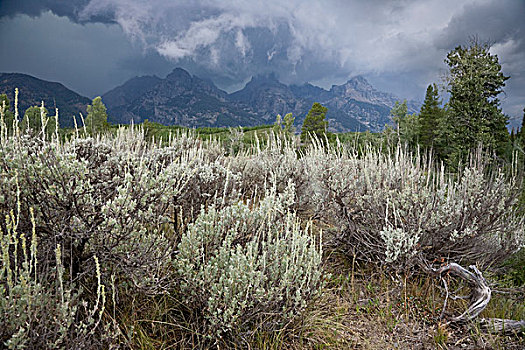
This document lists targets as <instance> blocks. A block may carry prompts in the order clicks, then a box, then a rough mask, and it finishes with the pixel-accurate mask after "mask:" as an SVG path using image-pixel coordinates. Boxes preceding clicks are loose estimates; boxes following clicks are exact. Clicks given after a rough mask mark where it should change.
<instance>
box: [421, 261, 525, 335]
mask: <svg viewBox="0 0 525 350" xmlns="http://www.w3.org/2000/svg"><path fill="white" fill-rule="evenodd" d="M469 268H470V270H472V271H469V270H467V269H465V268H464V267H462V266H461V265H458V264H456V263H450V264H447V265H444V266H442V267H440V268H439V269H430V270H431V271H432V273H434V274H436V275H438V276H439V277H440V278H441V279H442V281H443V284H444V286H445V290H446V296H445V301H444V304H443V310H442V312H441V318H443V316H444V314H445V309H446V307H447V301H448V298H449V291H448V285H447V283H446V281H445V279H443V274H445V273H452V274H454V275H456V276H458V277H460V278H462V279H463V280H465V281H467V283H468V284H469V285H470V288H471V294H470V305H469V306H468V308H467V310H465V312H463V313H462V314H461V315H459V316H456V317H452V318H451V319H450V320H449V321H448V322H447V323H462V322H468V321H472V320H473V319H475V318H476V317H478V315H479V314H480V313H481V312H482V311H483V310H484V309H485V308H486V307H487V305H488V303H489V301H490V298H491V296H492V291H491V289H490V287H489V285H488V283H487V281H486V280H485V278H484V277H483V275H482V274H481V272H480V271H479V270H478V269H477V268H476V266H474V265H470V266H469ZM480 322H481V324H482V325H483V327H484V328H485V329H487V330H490V331H493V332H500V333H501V332H503V333H512V332H516V331H525V320H522V321H515V320H507V319H500V318H482V319H481V320H480Z"/></svg>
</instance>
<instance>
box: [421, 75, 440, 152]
mask: <svg viewBox="0 0 525 350" xmlns="http://www.w3.org/2000/svg"><path fill="white" fill-rule="evenodd" d="M440 104H441V103H440V101H439V92H438V88H437V86H436V84H433V85H429V86H428V87H427V92H426V95H425V101H424V102H423V106H422V107H421V111H420V112H419V143H420V145H421V146H422V147H423V148H432V147H433V148H438V147H437V146H438V145H437V144H436V136H437V134H438V128H439V123H440V120H441V118H442V116H443V110H442V109H441V108H440V107H439V105H440Z"/></svg>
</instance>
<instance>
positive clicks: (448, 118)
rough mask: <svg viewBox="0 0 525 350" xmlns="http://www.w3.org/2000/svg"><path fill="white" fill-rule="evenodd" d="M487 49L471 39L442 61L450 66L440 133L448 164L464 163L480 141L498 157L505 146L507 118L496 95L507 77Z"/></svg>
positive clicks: (500, 90)
mask: <svg viewBox="0 0 525 350" xmlns="http://www.w3.org/2000/svg"><path fill="white" fill-rule="evenodd" d="M489 49H490V46H489V45H488V44H480V43H478V41H477V40H475V39H474V40H472V41H471V43H470V46H468V47H463V46H458V47H456V48H455V49H454V50H452V51H451V52H449V53H448V55H447V58H446V59H445V62H446V63H447V64H448V66H449V67H450V77H449V78H450V81H449V90H448V91H449V92H450V100H449V110H448V112H447V113H446V115H445V122H444V123H442V130H441V131H440V132H441V134H442V135H441V136H444V137H443V138H442V139H443V141H444V143H443V146H444V150H443V152H444V153H446V154H447V160H448V163H449V164H450V165H456V164H457V162H458V161H460V160H465V159H466V156H467V154H468V153H469V151H470V150H472V149H474V148H475V147H477V146H478V144H479V143H480V142H481V143H482V144H483V146H484V147H485V148H488V149H490V150H493V151H495V152H496V154H498V155H503V154H504V152H505V151H506V148H507V146H508V142H509V137H508V135H509V134H508V131H507V128H506V124H507V117H506V116H505V115H504V114H503V113H502V111H501V108H500V101H499V99H498V97H497V96H498V95H499V94H500V93H501V92H503V90H502V89H503V87H504V86H505V81H506V80H507V79H509V77H507V76H505V75H504V74H503V73H502V72H501V65H500V64H499V62H498V57H497V56H496V55H492V54H490V53H489Z"/></svg>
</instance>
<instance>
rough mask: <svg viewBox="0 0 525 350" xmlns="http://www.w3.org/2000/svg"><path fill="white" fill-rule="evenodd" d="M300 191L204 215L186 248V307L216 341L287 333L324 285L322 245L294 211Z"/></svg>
mask: <svg viewBox="0 0 525 350" xmlns="http://www.w3.org/2000/svg"><path fill="white" fill-rule="evenodd" d="M293 203H294V190H293V186H292V185H289V186H288V187H287V188H286V190H285V191H284V192H283V193H282V194H277V193H276V192H275V189H274V190H273V191H269V192H267V193H266V196H265V197H264V198H263V199H262V200H260V201H259V202H247V203H243V202H239V203H237V204H234V205H231V206H226V207H224V208H222V209H217V208H216V207H214V206H211V207H210V208H208V209H207V210H205V209H203V210H202V211H201V214H200V215H199V216H198V218H197V219H196V221H195V222H194V223H193V224H191V225H190V226H189V227H188V230H187V232H185V233H184V235H183V236H182V240H181V242H180V244H179V246H178V251H179V253H178V255H177V257H176V259H175V266H176V270H177V273H178V275H179V278H180V288H181V290H182V295H183V300H182V302H183V303H184V304H185V305H187V307H189V308H190V309H191V310H192V312H193V314H194V317H195V318H196V319H198V320H199V322H200V324H201V330H202V332H203V333H204V334H206V335H208V336H210V337H217V336H221V337H227V336H231V337H233V338H234V339H239V338H242V337H245V336H246V335H248V334H250V333H253V332H255V331H256V330H259V331H273V330H276V329H279V328H280V327H283V326H284V325H285V324H286V323H288V322H289V321H290V320H291V319H293V318H294V317H295V316H297V315H298V314H300V313H301V311H303V310H304V309H305V307H306V305H307V303H308V301H309V300H310V299H311V298H312V297H313V296H314V295H316V294H317V293H318V292H319V290H320V285H321V255H322V248H321V245H320V242H319V240H316V239H314V237H313V236H312V234H311V232H310V230H309V227H308V226H306V227H303V226H302V225H301V223H300V222H299V220H298V218H297V217H296V215H295V214H294V212H292V211H290V207H291V206H292V205H293Z"/></svg>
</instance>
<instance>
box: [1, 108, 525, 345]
mask: <svg viewBox="0 0 525 350" xmlns="http://www.w3.org/2000/svg"><path fill="white" fill-rule="evenodd" d="M42 118H45V115H44V116H43V117H42ZM15 128H17V126H15ZM12 130H13V129H11V131H10V133H11V134H13V136H10V135H9V134H7V133H6V132H5V131H4V129H2V133H1V134H2V135H3V136H2V138H1V140H0V141H1V142H0V169H1V177H0V186H1V188H2V191H1V193H0V212H1V215H2V217H3V218H5V219H4V220H2V223H1V224H0V228H1V237H0V242H1V248H2V255H1V265H0V267H1V269H0V277H1V280H0V307H1V308H2V310H1V312H0V314H1V315H2V318H1V323H2V325H3V326H2V328H1V329H2V331H1V332H2V333H0V334H1V341H2V344H4V346H6V347H8V348H108V347H124V348H168V347H179V348H224V347H238V348H247V347H251V348H266V349H269V348H311V347H321V348H322V347H327V348H340V347H341V346H350V347H364V348H384V347H390V346H393V345H391V343H388V341H387V340H388V339H389V338H390V337H391V336H393V337H394V338H395V339H398V345H399V346H400V347H405V346H409V345H410V344H414V343H413V342H417V343H418V344H421V346H444V347H445V346H447V344H452V343H454V342H458V341H459V340H460V339H462V338H461V337H460V334H464V333H463V332H464V331H463V330H462V329H464V330H465V331H466V332H470V331H471V330H472V329H477V330H478V331H476V332H475V333H474V334H472V333H471V335H469V336H468V337H467V338H465V339H466V340H465V339H463V340H461V341H462V342H464V343H465V344H467V343H468V344H470V345H471V346H476V344H479V342H484V344H489V343H490V344H496V345H494V346H497V344H500V345H501V344H505V343H507V344H512V343H515V344H516V347H519V346H520V345H519V344H522V345H523V343H522V340H520V338H519V337H516V336H514V335H498V334H492V333H486V331H484V330H483V329H482V328H480V327H481V326H476V324H475V323H474V324H473V325H470V324H467V325H453V324H447V323H446V322H445V320H446V317H447V316H446V315H441V313H442V311H444V312H446V313H452V314H455V315H457V314H459V313H461V312H463V310H464V309H466V305H464V304H458V303H456V304H454V303H453V302H450V303H449V306H447V308H446V309H445V308H444V307H443V302H444V298H445V294H443V295H441V294H440V290H441V289H440V285H441V284H440V279H438V278H436V277H434V276H432V275H430V274H428V273H426V271H427V270H425V269H426V268H432V267H434V268H437V267H439V266H440V265H441V264H442V263H448V262H458V263H461V264H465V265H467V264H471V263H477V264H478V267H479V268H480V269H481V270H482V271H483V272H484V273H485V274H487V275H488V276H491V278H492V281H494V282H493V283H498V286H501V287H503V286H505V287H506V289H505V291H506V293H510V294H506V295H505V298H498V296H496V297H494V298H493V300H492V301H491V303H492V304H494V305H501V303H505V307H504V309H503V310H501V309H500V310H498V308H497V307H496V306H494V308H491V307H490V306H489V307H488V308H487V309H486V310H485V313H486V315H487V317H500V318H512V319H523V318H525V317H524V316H525V315H524V313H525V310H524V309H523V308H522V307H521V306H520V304H519V301H518V300H519V298H520V295H521V297H523V295H522V294H520V293H519V292H516V290H518V289H516V288H517V287H518V286H519V283H521V282H520V281H521V280H520V272H519V268H515V266H516V262H515V260H516V259H520V257H521V255H514V258H512V259H510V260H508V259H509V257H511V256H513V255H512V254H513V253H514V252H516V251H517V250H518V249H519V248H520V247H522V246H523V244H524V234H523V232H524V231H523V227H524V226H523V219H522V216H521V215H520V214H519V210H518V207H517V203H518V200H519V196H518V194H519V191H518V189H519V181H518V180H519V178H518V177H517V176H518V175H517V174H516V173H513V172H512V171H510V172H507V173H504V172H503V171H502V170H500V169H499V168H496V167H494V166H492V165H490V163H487V162H486V160H485V159H484V157H483V155H482V154H481V153H479V154H477V155H476V156H472V157H471V162H470V163H469V165H468V166H466V167H465V168H464V170H462V171H461V172H460V173H457V174H448V173H446V171H445V169H444V168H442V167H437V166H435V165H434V163H433V162H432V160H431V159H430V158H428V157H426V156H422V155H418V154H412V153H410V151H409V150H407V149H405V148H404V147H402V146H401V145H399V146H398V147H396V148H393V149H391V150H386V149H384V150H382V151H379V150H378V149H375V148H372V147H370V148H366V149H358V148H356V147H354V145H353V144H355V143H350V144H343V143H340V142H339V143H338V142H336V143H334V144H328V143H326V142H321V141H319V140H318V139H316V138H315V137H314V138H313V139H311V141H310V143H309V145H308V146H301V145H300V144H299V143H298V142H299V141H298V137H296V136H293V135H290V134H287V133H283V132H282V131H280V130H277V131H276V133H274V132H273V131H272V130H258V131H246V132H247V133H250V132H254V133H255V134H254V141H253V142H251V143H245V142H241V143H239V144H238V145H237V146H238V147H237V148H236V149H235V150H233V149H232V143H231V142H228V143H226V142H221V141H220V140H218V139H214V138H213V137H212V138H210V139H208V140H203V139H202V138H200V137H199V136H198V135H197V134H196V133H195V132H194V131H189V130H179V131H175V132H174V133H173V134H171V135H169V136H168V137H167V138H166V139H165V138H163V137H160V138H159V139H157V138H155V139H154V138H149V137H148V136H147V133H148V129H147V128H146V127H144V126H139V127H131V128H120V129H117V130H114V131H111V129H110V130H109V131H108V132H106V133H105V134H97V135H93V136H90V135H89V132H88V133H86V134H85V135H84V131H82V130H81V129H80V130H77V131H74V132H72V133H70V134H69V136H68V137H67V138H65V139H64V137H63V136H61V135H59V133H58V132H57V131H55V132H52V133H49V132H47V131H46V129H45V128H41V129H40V131H39V132H37V131H32V130H31V129H30V130H29V131H27V130H26V131H24V130H18V131H16V130H17V129H14V131H15V132H12ZM230 132H231V131H230ZM235 132H237V133H239V137H240V138H239V140H241V139H242V138H244V131H242V130H237V131H235ZM259 133H260V134H261V136H257V135H259ZM262 134H264V135H265V136H262ZM261 140H264V141H261ZM241 145H242V146H241ZM513 259H514V260H513ZM513 266H514V267H513ZM518 266H519V264H518ZM506 272H508V273H506ZM447 278H448V277H447ZM450 278H451V277H450ZM462 283H463V282H462V281H461V280H457V279H456V280H454V281H453V280H450V281H448V284H449V285H450V287H449V288H450V289H452V286H457V287H458V288H459V287H461V286H462ZM497 288H499V287H497ZM502 290H503V289H502ZM518 291H519V290H518ZM512 300H516V302H515V303H513V301H512ZM502 311H503V312H502ZM461 327H464V328H461ZM472 327H473V328H472ZM372 329H373V336H371V337H370V336H368V335H366V334H368V333H369V332H372ZM407 337H408V338H407ZM509 342H510V343H509ZM381 344H383V345H381ZM388 344H390V345H388ZM425 344H426V345H425ZM432 344H434V345H432Z"/></svg>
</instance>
